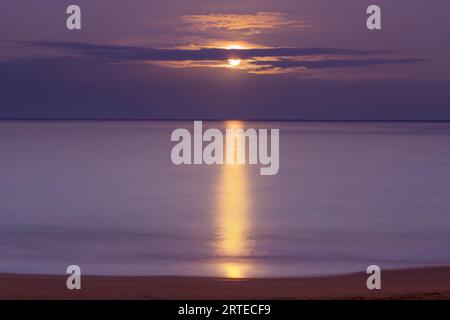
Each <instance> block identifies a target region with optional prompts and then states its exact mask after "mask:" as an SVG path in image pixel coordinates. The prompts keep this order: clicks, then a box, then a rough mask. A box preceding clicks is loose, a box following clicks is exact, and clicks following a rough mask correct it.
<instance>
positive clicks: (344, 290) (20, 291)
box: [0, 267, 450, 300]
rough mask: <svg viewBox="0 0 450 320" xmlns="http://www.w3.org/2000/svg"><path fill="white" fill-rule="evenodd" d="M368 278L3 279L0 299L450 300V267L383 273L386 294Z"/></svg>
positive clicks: (60, 277)
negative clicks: (74, 286)
mask: <svg viewBox="0 0 450 320" xmlns="http://www.w3.org/2000/svg"><path fill="white" fill-rule="evenodd" d="M366 279H367V275H366V274H365V273H357V274H349V275H339V276H329V277H312V278H270V279H220V278H197V277H196V278H190V277H99V276H84V277H83V278H82V290H79V291H76V290H75V291H69V290H67V289H66V285H65V283H66V277H64V276H37V275H8V274H3V275H0V299H239V300H245V299H345V300H346V299H450V267H436V268H424V269H410V270H392V271H384V272H383V273H382V290H378V291H369V290H368V289H367V288H366Z"/></svg>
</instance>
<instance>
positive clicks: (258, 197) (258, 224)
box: [0, 121, 450, 278]
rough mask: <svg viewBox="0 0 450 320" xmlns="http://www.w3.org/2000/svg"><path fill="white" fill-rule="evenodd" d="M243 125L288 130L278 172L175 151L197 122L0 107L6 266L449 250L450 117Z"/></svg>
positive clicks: (244, 263)
mask: <svg viewBox="0 0 450 320" xmlns="http://www.w3.org/2000/svg"><path fill="white" fill-rule="evenodd" d="M204 125H205V126H206V127H215V128H219V129H225V128H226V127H228V126H229V122H227V123H222V122H208V123H205V124H204ZM234 126H236V123H235V124H234ZM237 126H238V127H242V128H268V129H275V128H278V129H280V171H279V173H278V174H277V175H274V176H262V175H260V174H259V167H258V166H257V165H234V166H233V165H212V166H207V165H195V166H194V165H192V166H188V165H182V166H176V165H174V164H172V162H171V158H170V154H171V149H172V147H173V145H174V144H175V143H172V142H171V141H170V135H171V132H172V130H174V129H176V128H187V129H189V130H192V127H193V122H188V121H186V122H156V121H153V122H151V121H148V122H145V121H134V122H133V121H129V122H128V121H125V122H119V121H117V122H114V121H110V122H108V121H104V122H103V121H91V122H70V121H61V122H5V121H3V122H0V272H7V273H33V274H65V271H66V267H67V266H68V265H72V264H75V265H79V266H80V267H81V270H82V272H83V274H97V275H192V276H194V275H197V276H219V277H231V278H239V277H270V276H273V277H282V276H312V275H324V274H339V273H347V272H354V271H365V270H366V268H367V266H368V265H371V264H377V265H379V266H381V268H403V267H406V268H410V267H417V266H435V265H450V124H448V123H434V124H433V123H333V122H323V123H320V122H314V123H308V122H238V123H237Z"/></svg>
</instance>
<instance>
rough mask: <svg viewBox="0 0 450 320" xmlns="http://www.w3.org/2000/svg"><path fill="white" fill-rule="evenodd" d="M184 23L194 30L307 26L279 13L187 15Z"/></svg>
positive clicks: (183, 18) (182, 18) (184, 17)
mask: <svg viewBox="0 0 450 320" xmlns="http://www.w3.org/2000/svg"><path fill="white" fill-rule="evenodd" d="M181 20H182V22H183V23H184V24H185V25H187V26H188V27H189V28H191V29H192V30H199V31H206V30H211V29H224V30H260V29H275V28H280V27H300V26H306V25H307V24H306V23H305V22H302V21H299V20H294V19H290V18H289V17H288V15H287V14H284V13H279V12H257V13H255V14H207V15H185V16H182V17H181Z"/></svg>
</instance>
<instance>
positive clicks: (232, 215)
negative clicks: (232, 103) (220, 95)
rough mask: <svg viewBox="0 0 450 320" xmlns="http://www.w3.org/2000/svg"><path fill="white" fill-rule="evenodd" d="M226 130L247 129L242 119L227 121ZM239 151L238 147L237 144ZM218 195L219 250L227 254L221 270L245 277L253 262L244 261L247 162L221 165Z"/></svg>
mask: <svg viewBox="0 0 450 320" xmlns="http://www.w3.org/2000/svg"><path fill="white" fill-rule="evenodd" d="M225 127H226V129H238V128H243V124H242V123H241V122H237V121H232V122H226V123H225ZM234 151H235V154H236V146H235V150H234ZM220 167H221V169H220V170H221V172H220V178H219V183H218V192H217V194H218V198H217V223H218V230H219V240H218V243H217V250H218V251H219V252H218V253H219V255H221V256H225V262H221V263H219V269H220V270H219V272H220V273H221V274H223V276H225V277H228V278H244V277H246V276H247V274H248V271H249V269H250V268H251V265H249V263H247V262H243V261H242V257H243V256H245V255H247V254H248V253H249V250H250V243H249V239H248V234H249V232H250V230H249V228H250V212H251V208H250V205H251V203H250V199H249V197H248V192H247V189H248V177H247V171H246V166H245V165H238V164H225V165H222V166H220Z"/></svg>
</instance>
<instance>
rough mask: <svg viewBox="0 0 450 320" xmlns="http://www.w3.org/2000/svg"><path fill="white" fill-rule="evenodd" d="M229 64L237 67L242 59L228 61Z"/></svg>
mask: <svg viewBox="0 0 450 320" xmlns="http://www.w3.org/2000/svg"><path fill="white" fill-rule="evenodd" d="M228 64H229V65H230V66H231V67H237V66H239V65H240V64H241V59H228Z"/></svg>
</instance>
